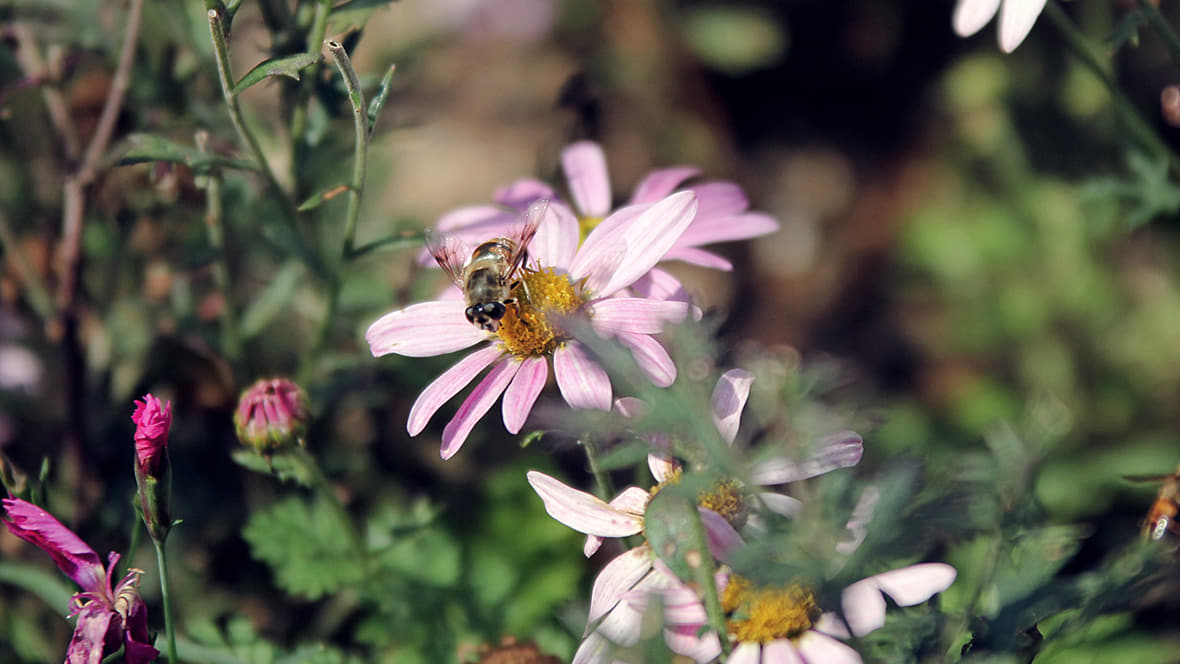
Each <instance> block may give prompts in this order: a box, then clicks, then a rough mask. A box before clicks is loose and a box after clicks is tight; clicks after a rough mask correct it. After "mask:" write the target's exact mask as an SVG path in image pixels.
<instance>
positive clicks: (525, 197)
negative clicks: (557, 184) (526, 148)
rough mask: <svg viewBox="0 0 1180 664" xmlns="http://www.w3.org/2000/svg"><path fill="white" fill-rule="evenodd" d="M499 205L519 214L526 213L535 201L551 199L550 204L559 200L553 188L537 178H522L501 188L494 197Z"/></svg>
mask: <svg viewBox="0 0 1180 664" xmlns="http://www.w3.org/2000/svg"><path fill="white" fill-rule="evenodd" d="M492 198H493V200H495V201H496V202H497V203H499V204H501V205H507V206H508V207H510V208H513V209H515V210H517V211H519V212H524V211H525V210H527V209H528V207H529V206H530V205H532V204H533V203H534V202H535V201H538V200H540V199H542V198H547V199H549V202H550V204H552V203H554V202H555V201H556V199H557V194H556V193H555V192H554V191H553V187H550V186H549V185H547V184H545V183H544V182H541V181H540V180H538V179H536V178H521V179H519V180H517V181H515V182H513V183H512V184H509V185H506V186H503V187H500V188H499V189H497V190H496V195H495V196H493V197H492Z"/></svg>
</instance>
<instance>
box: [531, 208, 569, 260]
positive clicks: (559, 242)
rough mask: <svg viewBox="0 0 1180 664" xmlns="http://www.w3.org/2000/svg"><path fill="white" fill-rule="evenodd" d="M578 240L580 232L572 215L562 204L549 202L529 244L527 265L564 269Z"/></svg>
mask: <svg viewBox="0 0 1180 664" xmlns="http://www.w3.org/2000/svg"><path fill="white" fill-rule="evenodd" d="M579 239H581V231H580V230H579V229H578V220H577V219H575V218H574V213H573V212H571V211H570V209H569V208H568V207H566V206H565V204H564V203H561V202H558V201H551V202H550V203H549V209H548V210H547V211H546V213H545V220H544V221H542V222H541V227H540V228H538V229H537V235H536V236H535V237H534V238H533V241H532V242H531V243H529V249H528V251H529V256H530V260H529V264H530V265H532V264H534V261H536V262H539V263H540V264H541V265H546V266H553V267H559V268H562V269H566V268H568V267H569V264H570V262H571V261H573V259H574V254H576V253H577V251H578V240H579Z"/></svg>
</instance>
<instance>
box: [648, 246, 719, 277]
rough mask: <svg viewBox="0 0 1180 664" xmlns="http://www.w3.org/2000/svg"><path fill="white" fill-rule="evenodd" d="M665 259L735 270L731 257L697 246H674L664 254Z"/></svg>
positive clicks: (717, 268)
mask: <svg viewBox="0 0 1180 664" xmlns="http://www.w3.org/2000/svg"><path fill="white" fill-rule="evenodd" d="M664 260H666V261H683V262H685V263H688V264H689V265H699V266H700V267H707V268H709V269H711V270H721V271H723V272H732V271H733V263H731V262H730V261H729V259H727V258H725V257H724V256H721V255H718V254H715V253H713V252H712V251H708V250H706V249H698V248H697V247H672V248H671V249H669V250H668V253H666V254H664Z"/></svg>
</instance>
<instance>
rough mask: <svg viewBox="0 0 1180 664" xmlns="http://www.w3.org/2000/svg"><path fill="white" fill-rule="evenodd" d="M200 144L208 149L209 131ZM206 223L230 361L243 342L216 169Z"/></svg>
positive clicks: (207, 187) (207, 188) (202, 134)
mask: <svg viewBox="0 0 1180 664" xmlns="http://www.w3.org/2000/svg"><path fill="white" fill-rule="evenodd" d="M196 143H197V148H198V149H199V150H200V151H201V152H205V151H206V150H207V149H208V145H209V133H208V132H206V131H199V132H197V136H196ZM205 226H206V228H207V229H208V231H209V244H210V245H212V246H213V250H214V251H215V252H216V254H217V262H215V263H214V264H213V281H214V283H216V284H217V289H218V290H219V291H221V299H222V305H221V342H222V344H221V345H222V351H223V352H224V353H225V354H226V355H227V356H229V358H230V360H231V362H232V361H236V360H237V357H238V351H239V349H240V346H241V342H240V339H239V338H238V324H237V317H236V316H235V314H234V304H233V297H232V288H231V287H230V278H229V256H228V254H226V249H225V247H226V244H225V227H224V226H223V225H222V199H221V172H220V170H218V169H216V168H215V169H213V170H212V171H211V172H210V173H209V175H208V179H207V180H206V184H205Z"/></svg>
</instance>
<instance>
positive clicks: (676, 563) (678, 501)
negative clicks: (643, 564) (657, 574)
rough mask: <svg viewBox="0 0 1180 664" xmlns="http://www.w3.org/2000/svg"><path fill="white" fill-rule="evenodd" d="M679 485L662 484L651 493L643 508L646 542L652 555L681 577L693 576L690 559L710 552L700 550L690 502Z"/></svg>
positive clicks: (694, 509)
mask: <svg viewBox="0 0 1180 664" xmlns="http://www.w3.org/2000/svg"><path fill="white" fill-rule="evenodd" d="M678 489H680V487H679V486H666V487H664V488H663V489H661V490H660V491H659V492H657V493H656V495H654V496H652V498H651V500H650V501H648V503H647V509H646V510H645V511H644V518H643V523H644V529H645V533H646V534H647V541H648V543H649V544H651V549H652V551H653V552H654V553H655V554H656V556H657V557H658V558H659V559H660V560H662V561H663V562H664V564H665V565H667V566H668V568H669V569H671V570H672V572H673V573H675V574H676V576H677V577H678V578H680V579H683V580H693V579H695V570H696V567H698V566H699V563H698V565H693V562H692V561H693V559H697V560H700V559H701V558H702V557H704V556H709V555H711V554H710V553H709V552H708V551H702V550H701V549H700V540H701V538H699V537H697V531H698V530H700V529H701V528H702V526H701V524H700V515H699V514H698V512H697V506H696V503H694V502H693V501H692V500H691V499H689V497H688V496H686V495H685V492H683V491H679V490H678Z"/></svg>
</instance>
